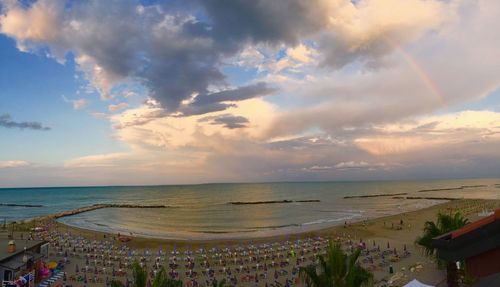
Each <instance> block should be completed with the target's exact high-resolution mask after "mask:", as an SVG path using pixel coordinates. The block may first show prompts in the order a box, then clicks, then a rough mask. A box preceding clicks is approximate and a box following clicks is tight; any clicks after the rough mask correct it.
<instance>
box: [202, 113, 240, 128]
mask: <svg viewBox="0 0 500 287" xmlns="http://www.w3.org/2000/svg"><path fill="white" fill-rule="evenodd" d="M199 122H210V123H211V124H212V125H221V126H223V127H225V128H228V129H239V128H245V127H247V124H248V123H249V121H248V119H247V118H245V117H242V116H235V115H231V114H226V115H220V116H213V117H205V118H202V119H200V120H199Z"/></svg>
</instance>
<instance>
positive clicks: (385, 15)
mask: <svg viewBox="0 0 500 287" xmlns="http://www.w3.org/2000/svg"><path fill="white" fill-rule="evenodd" d="M4 2H5V4H4V5H3V11H2V12H3V15H2V16H1V17H0V29H1V30H0V31H1V32H2V33H4V34H6V35H8V36H10V37H12V38H14V39H15V40H16V42H17V45H18V47H19V48H20V49H21V50H23V51H37V50H40V49H46V48H48V50H49V51H50V52H49V55H50V56H52V57H54V58H55V59H57V60H58V61H59V62H64V61H65V56H66V55H67V54H68V53H71V54H72V55H74V59H75V62H76V63H77V65H78V68H79V69H80V70H81V71H83V72H84V74H85V75H86V77H87V79H88V80H89V81H90V82H91V83H92V84H93V85H94V87H95V88H96V89H97V90H98V91H99V93H100V94H101V97H102V98H103V99H109V98H111V97H112V96H111V95H112V93H111V90H112V89H113V88H114V87H116V86H118V85H119V84H120V83H123V82H126V81H134V82H136V83H139V84H141V85H143V86H144V87H145V88H146V89H147V91H148V95H149V96H150V97H153V98H155V99H156V100H157V101H158V102H159V103H160V104H161V105H162V107H163V108H164V109H167V110H168V111H169V112H176V111H178V110H179V108H180V106H181V103H182V102H183V101H185V100H188V99H190V98H191V97H192V96H193V94H197V95H210V94H212V92H211V91H213V89H212V87H216V88H217V89H219V90H221V89H224V88H225V87H227V86H228V83H227V79H226V75H225V74H224V73H223V71H222V69H221V67H223V66H224V63H225V60H227V59H229V58H231V57H233V56H235V55H238V54H239V53H240V52H243V51H247V50H248V48H249V46H257V45H264V46H272V47H280V46H282V45H285V46H289V47H288V55H289V58H290V59H291V60H293V61H298V62H300V63H307V62H310V61H311V53H310V50H311V48H310V47H308V46H306V45H304V44H303V42H318V43H319V46H318V49H319V52H320V53H321V57H323V58H324V60H323V63H325V64H327V65H330V66H334V67H341V66H343V65H345V64H347V63H350V62H352V61H357V60H359V59H369V60H370V61H375V60H376V59H375V58H377V57H379V56H380V57H382V56H384V55H385V54H388V53H391V52H392V51H393V50H394V47H393V46H391V45H387V44H386V43H385V42H384V40H383V39H385V38H391V41H393V42H394V45H395V46H397V45H404V44H406V43H409V42H411V41H412V40H414V39H415V38H418V37H419V36H420V35H422V34H424V33H425V32H428V31H429V30H433V29H438V28H439V27H440V26H441V24H442V23H443V22H444V21H446V20H447V19H448V18H449V17H448V14H450V13H451V14H453V13H452V12H450V13H448V11H454V9H453V7H454V6H453V5H452V4H453V3H454V1H450V3H449V4H447V3H444V2H441V1H437V0H431V1H424V0H411V1H397V0H391V1H390V2H389V3H388V2H387V1H385V2H384V1H380V0H364V1H359V2H356V3H355V4H354V3H352V2H351V1H349V0H339V1H327V0H316V1H312V2H311V1H303V0H293V1H289V0H276V1H264V0H258V1H242V0H237V1H212V0H209V1H205V0H204V1H196V0H194V1H191V2H189V3H185V4H184V5H179V4H176V3H170V4H169V6H163V4H159V5H148V6H143V5H142V4H141V3H140V2H139V1H134V0H127V1H118V2H108V1H97V0H93V1H87V2H78V3H71V5H68V3H67V2H66V1H64V0H57V1H49V0H38V1H36V2H35V3H33V4H31V5H29V6H27V5H22V4H21V3H20V2H14V1H4ZM165 5H167V4H165ZM445 12H446V13H445ZM389 16H390V17H389ZM388 19H389V20H388ZM283 65H285V66H286V65H289V63H287V60H286V59H284V60H282V62H281V63H280V64H278V65H277V67H278V69H280V68H279V67H280V66H281V67H283ZM244 88H245V87H242V88H241V89H244ZM273 92H274V91H273ZM229 95H232V94H229ZM235 96H237V95H235ZM230 106H231V105H228V104H224V103H221V102H213V101H211V103H210V104H208V103H207V104H206V105H204V106H203V107H201V106H196V107H194V106H193V107H192V108H193V109H194V108H196V109H195V111H188V113H189V114H194V113H207V112H211V111H215V110H222V109H224V108H227V107H230Z"/></svg>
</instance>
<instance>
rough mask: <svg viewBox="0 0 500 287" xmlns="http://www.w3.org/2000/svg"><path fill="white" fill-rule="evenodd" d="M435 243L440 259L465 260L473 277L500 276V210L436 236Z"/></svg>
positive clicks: (467, 269)
mask: <svg viewBox="0 0 500 287" xmlns="http://www.w3.org/2000/svg"><path fill="white" fill-rule="evenodd" d="M433 245H434V247H435V248H436V249H437V250H438V255H439V258H440V259H443V260H445V261H447V262H454V261H456V262H458V261H464V262H465V265H466V266H465V269H466V271H467V273H468V275H470V276H472V277H473V278H476V279H480V278H485V277H488V278H492V277H494V278H498V279H500V209H498V210H496V211H495V212H494V213H493V214H491V215H489V216H487V217H485V218H482V219H480V220H478V221H475V222H473V223H470V224H467V225H466V226H464V227H462V228H461V229H458V230H455V231H453V232H450V233H447V234H444V235H442V236H439V237H437V238H434V240H433ZM495 274H496V275H495ZM485 280H487V279H485ZM495 280H496V279H495ZM496 286H500V285H496Z"/></svg>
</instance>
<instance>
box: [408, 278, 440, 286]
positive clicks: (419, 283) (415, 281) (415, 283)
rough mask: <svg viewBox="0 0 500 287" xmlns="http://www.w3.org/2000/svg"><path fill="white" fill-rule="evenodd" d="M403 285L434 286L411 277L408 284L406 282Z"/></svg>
mask: <svg viewBox="0 0 500 287" xmlns="http://www.w3.org/2000/svg"><path fill="white" fill-rule="evenodd" d="M403 287H434V286H432V285H427V284H424V283H422V282H420V281H418V280H417V279H413V280H412V281H410V282H408V284H406V285H405V286H403Z"/></svg>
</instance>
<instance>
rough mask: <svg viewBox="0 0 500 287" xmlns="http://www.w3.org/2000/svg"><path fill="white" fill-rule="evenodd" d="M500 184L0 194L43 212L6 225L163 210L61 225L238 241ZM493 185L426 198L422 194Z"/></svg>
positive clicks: (472, 194)
mask: <svg viewBox="0 0 500 287" xmlns="http://www.w3.org/2000/svg"><path fill="white" fill-rule="evenodd" d="M498 184H500V179H474V180H432V181H385V182H384V181H383V182H317V183H311V182H309V183H262V184H206V185H184V186H143V187H81V188H26V189H0V193H1V194H2V200H1V201H0V202H1V203H17V204H40V205H43V207H33V208H27V207H5V206H2V207H1V209H0V218H6V219H7V221H12V220H21V219H29V218H32V217H35V216H40V215H46V214H50V213H55V212H60V211H64V210H68V209H73V208H77V207H83V206H87V205H92V204H96V203H133V204H163V205H168V206H171V208H167V209H118V208H109V209H100V210H95V211H91V212H87V213H82V214H79V215H75V216H71V217H66V218H62V219H60V221H61V222H64V223H66V224H69V225H73V226H77V227H83V228H89V229H93V230H100V231H111V232H122V233H126V234H128V233H130V232H132V233H133V234H136V235H142V236H154V237H164V238H173V239H187V238H198V239H209V238H238V237H253V236H262V235H274V234H282V233H290V232H297V231H303V230H313V229H317V228H321V227H327V226H331V225H335V224H343V222H344V221H346V220H359V219H362V218H367V217H370V218H371V217H376V216H382V215H388V214H394V213H399V212H401V211H406V210H415V209H419V208H423V207H426V206H430V205H433V204H436V203H438V202H439V201H436V200H401V199H392V198H391V197H379V198H365V199H344V198H343V197H344V196H346V195H368V194H380V193H401V192H408V193H410V195H414V196H446V197H458V198H462V197H465V198H492V199H500V186H499V185H498ZM462 185H467V186H470V185H486V186H485V187H477V188H466V189H462V190H447V191H433V192H425V193H419V192H417V191H418V190H422V189H437V188H453V187H459V186H462ZM307 199H318V200H321V202H311V203H287V204H263V205H231V204H229V202H231V201H272V200H307Z"/></svg>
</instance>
